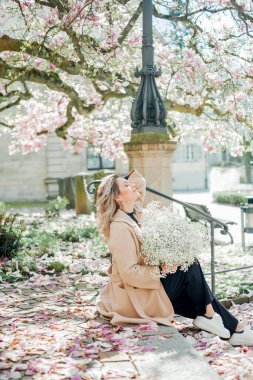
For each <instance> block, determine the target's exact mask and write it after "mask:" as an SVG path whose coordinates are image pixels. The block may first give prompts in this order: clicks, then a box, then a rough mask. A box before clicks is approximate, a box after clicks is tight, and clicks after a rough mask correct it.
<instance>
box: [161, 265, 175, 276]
mask: <svg viewBox="0 0 253 380" xmlns="http://www.w3.org/2000/svg"><path fill="white" fill-rule="evenodd" d="M177 267H178V266H177V265H176V264H175V265H169V266H167V265H166V264H164V263H163V264H161V268H162V274H163V275H166V274H167V273H175V272H176V271H177Z"/></svg>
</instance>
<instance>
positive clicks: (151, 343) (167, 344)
mask: <svg viewBox="0 0 253 380" xmlns="http://www.w3.org/2000/svg"><path fill="white" fill-rule="evenodd" d="M79 277H80V276H78V275H71V276H70V277H69V278H68V277H67V276H66V275H65V276H59V277H57V278H55V277H54V278H49V277H46V278H45V277H43V276H41V277H40V278H39V277H38V278H37V279H36V281H33V282H32V281H27V282H25V283H20V284H18V283H17V284H12V285H9V286H1V287H0V299H1V319H0V331H1V335H0V379H1V380H5V379H24V380H30V379H40V380H41V379H42V380H44V379H45V380H54V379H57V380H58V379H71V380H81V379H86V380H88V379H99V380H100V379H118V380H120V379H121V380H123V379H125V380H126V379H132V378H134V379H150V380H153V379H157V380H165V379H166V380H168V379H169V380H174V379H175V380H181V379H182V380H185V379H190V380H195V379H196V380H198V379H199V380H200V379H201V380H202V379H205V380H208V379H210V380H215V379H217V378H218V375H217V374H216V373H215V372H214V370H213V369H212V368H211V367H210V366H209V364H208V363H207V361H206V360H205V359H204V358H202V357H201V356H200V354H199V353H198V352H197V351H196V350H195V349H194V348H192V346H191V345H190V344H189V343H188V342H187V340H186V339H185V338H184V337H183V336H182V335H181V334H179V332H178V331H177V330H176V329H175V328H174V327H171V328H169V327H164V326H159V327H158V330H157V329H156V328H154V327H153V328H152V327H150V329H149V330H146V331H145V327H143V326H142V327H140V326H134V327H133V326H132V327H130V326H128V327H123V328H119V329H118V328H116V327H114V328H113V327H112V326H110V325H108V324H105V321H104V320H102V319H100V318H99V317H98V316H97V314H96V308H95V306H94V301H95V296H96V294H97V291H98V290H97V289H96V286H92V285H91V284H88V283H85V282H80V281H79ZM156 327H157V326H156Z"/></svg>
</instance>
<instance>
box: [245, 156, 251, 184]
mask: <svg viewBox="0 0 253 380" xmlns="http://www.w3.org/2000/svg"><path fill="white" fill-rule="evenodd" d="M252 159H253V157H252V155H251V152H245V153H244V154H243V162H244V169H245V179H246V183H252V175H251V165H250V161H251V160H252Z"/></svg>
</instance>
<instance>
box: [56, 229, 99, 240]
mask: <svg viewBox="0 0 253 380" xmlns="http://www.w3.org/2000/svg"><path fill="white" fill-rule="evenodd" d="M57 236H58V237H59V238H60V239H61V240H63V241H69V242H72V243H74V242H80V241H83V240H85V239H90V238H92V237H97V236H98V230H97V229H96V227H92V226H89V227H78V226H76V225H72V226H69V227H67V228H66V229H65V230H64V231H63V232H61V233H58V234H57Z"/></svg>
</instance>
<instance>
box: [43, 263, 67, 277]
mask: <svg viewBox="0 0 253 380" xmlns="http://www.w3.org/2000/svg"><path fill="white" fill-rule="evenodd" d="M65 268H66V266H65V264H63V263H61V262H60V261H52V262H51V263H50V264H49V265H48V266H47V269H48V270H54V272H55V274H60V273H62V271H63V270H64V269H65Z"/></svg>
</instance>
